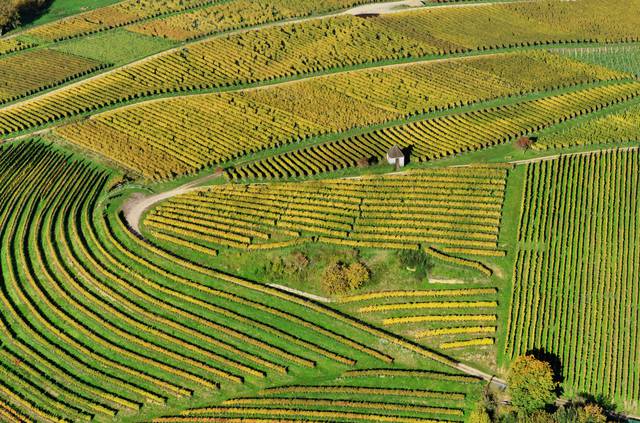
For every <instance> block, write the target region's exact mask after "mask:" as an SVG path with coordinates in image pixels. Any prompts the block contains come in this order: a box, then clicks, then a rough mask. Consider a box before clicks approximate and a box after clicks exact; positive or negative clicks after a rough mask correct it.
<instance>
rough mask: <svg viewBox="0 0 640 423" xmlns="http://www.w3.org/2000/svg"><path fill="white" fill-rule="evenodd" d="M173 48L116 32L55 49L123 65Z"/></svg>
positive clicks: (61, 44) (163, 43)
mask: <svg viewBox="0 0 640 423" xmlns="http://www.w3.org/2000/svg"><path fill="white" fill-rule="evenodd" d="M173 46H175V44H173V43H171V42H169V41H165V40H161V39H157V38H152V37H145V36H143V35H138V34H133V33H131V32H129V31H124V30H115V31H109V32H106V33H103V34H97V35H90V36H88V37H85V38H82V39H79V40H72V41H70V42H65V43H60V45H59V46H57V47H55V49H56V50H58V51H64V52H66V53H71V54H74V55H76V56H82V57H87V58H89V59H93V60H99V61H101V62H105V63H113V64H116V65H121V64H126V63H129V62H133V61H134V60H136V59H141V58H144V57H147V56H151V55H152V54H155V53H158V52H161V51H163V50H167V49H169V48H171V47H173Z"/></svg>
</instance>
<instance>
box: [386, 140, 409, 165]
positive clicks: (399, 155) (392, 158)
mask: <svg viewBox="0 0 640 423" xmlns="http://www.w3.org/2000/svg"><path fill="white" fill-rule="evenodd" d="M387 161H388V162H389V164H390V165H394V166H395V167H396V168H401V167H404V165H405V163H404V162H405V156H404V153H403V152H402V150H401V149H400V147H398V146H397V145H394V146H393V147H391V149H390V150H389V152H388V153H387Z"/></svg>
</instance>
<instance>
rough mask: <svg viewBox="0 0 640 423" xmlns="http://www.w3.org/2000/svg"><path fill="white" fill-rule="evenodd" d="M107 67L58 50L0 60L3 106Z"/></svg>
mask: <svg viewBox="0 0 640 423" xmlns="http://www.w3.org/2000/svg"><path fill="white" fill-rule="evenodd" d="M106 67H108V64H105V63H100V62H98V61H95V60H90V59H85V58H83V57H79V56H73V55H70V54H65V53H61V52H58V51H55V50H38V51H30V52H26V53H24V54H20V55H17V56H11V57H7V58H4V59H2V58H0V104H2V103H6V102H8V101H13V100H17V99H19V98H21V97H24V96H27V95H31V94H34V93H36V92H38V91H41V90H43V89H47V88H53V87H55V86H56V85H59V84H62V83H64V82H68V81H70V80H73V79H76V78H78V77H80V76H84V75H87V74H90V73H92V72H95V71H98V70H101V69H104V68H106Z"/></svg>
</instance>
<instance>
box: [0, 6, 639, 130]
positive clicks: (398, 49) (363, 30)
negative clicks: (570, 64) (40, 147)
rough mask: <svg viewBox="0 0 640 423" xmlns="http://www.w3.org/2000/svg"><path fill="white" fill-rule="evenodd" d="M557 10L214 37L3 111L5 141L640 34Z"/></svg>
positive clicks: (315, 25) (335, 22) (344, 19)
mask: <svg viewBox="0 0 640 423" xmlns="http://www.w3.org/2000/svg"><path fill="white" fill-rule="evenodd" d="M616 1H621V0H616ZM633 1H636V0H633ZM627 2H628V0H627ZM116 6H117V5H115V6H113V7H116ZM132 7H133V6H132ZM548 7H549V10H547V9H546V8H544V7H541V6H539V5H538V4H536V3H531V4H530V3H523V4H495V5H487V6H482V7H481V8H480V9H479V8H478V7H477V6H467V7H456V8H453V9H438V8H433V9H428V10H424V11H411V12H406V13H396V14H392V15H384V16H381V17H379V18H378V19H373V20H371V19H362V18H359V17H355V16H338V17H331V18H326V19H313V20H308V21H304V22H301V23H297V24H288V25H281V26H273V27H267V28H264V29H259V30H252V31H248V32H244V33H240V34H232V35H229V36H226V37H214V38H213V39H211V40H205V41H202V42H200V43H195V44H191V45H189V46H188V47H184V48H181V49H178V50H173V51H170V52H167V53H165V54H162V55H160V56H156V57H153V58H151V59H150V60H145V61H142V62H139V63H135V64H133V65H131V66H128V67H126V68H122V69H119V70H117V71H115V72H112V73H109V74H107V75H104V76H102V77H99V78H95V79H92V80H90V81H87V82H86V83H83V84H79V85H77V86H73V87H70V88H63V89H61V90H59V91H57V92H55V93H54V94H52V95H49V96H46V97H43V98H41V99H37V100H34V101H28V102H25V103H21V104H18V105H16V106H14V107H9V108H5V109H3V110H1V111H0V135H6V134H10V133H14V132H19V131H23V130H27V129H32V128H34V127H38V126H41V125H43V124H46V123H50V122H53V121H56V120H60V119H64V118H69V117H71V116H75V115H77V114H81V113H86V112H90V111H93V110H96V109H99V108H103V107H106V106H111V105H114V104H117V103H122V102H126V101H130V100H133V99H136V98H141V97H148V96H154V95H160V94H163V93H169V92H171V93H173V92H180V91H189V90H199V89H213V88H220V87H228V86H235V85H242V84H252V83H257V82H266V81H272V80H274V79H279V78H292V77H295V76H301V75H308V74H313V73H321V72H327V71H330V70H334V69H340V68H345V67H351V68H352V67H356V66H362V65H370V64H372V63H379V62H383V61H389V60H415V58H420V57H432V56H434V55H447V54H452V53H464V52H472V51H484V50H487V49H502V48H508V47H516V46H534V45H540V44H551V43H568V42H578V41H581V40H589V41H602V42H613V41H626V40H628V39H638V36H640V34H638V33H637V28H639V27H640V26H638V25H637V22H636V21H635V19H637V16H636V15H635V14H628V13H620V14H619V15H616V14H615V13H614V12H611V11H610V12H608V15H607V17H608V18H609V19H611V20H616V19H617V21H616V22H617V23H616V25H600V26H598V27H597V28H595V27H592V26H589V25H587V24H586V22H588V19H584V16H585V15H587V16H588V15H589V14H593V13H597V12H599V11H601V10H602V8H603V6H602V5H601V3H600V2H596V1H594V0H584V1H582V2H580V4H579V5H578V4H576V3H575V2H562V3H551V4H550V5H549V6H548ZM574 9H575V10H574ZM619 9H620V8H618V9H612V10H614V11H615V10H619ZM99 10H100V9H99ZM480 11H482V13H481V12H480ZM559 16H562V17H564V18H563V21H562V24H561V25H556V23H557V22H556V21H554V19H558V17H559ZM574 17H575V20H574ZM492 19H493V20H494V21H495V20H497V21H500V22H501V23H502V24H503V25H501V26H500V29H501V31H494V32H491V34H490V37H489V38H485V37H484V36H486V35H487V34H488V33H486V32H482V31H481V28H483V27H486V26H487V25H489V26H491V23H490V22H491V20H492ZM461 21H464V22H466V23H467V27H466V28H465V30H464V31H461V30H460V27H459V24H458V22H461ZM407 22H408V23H407ZM534 23H535V24H534ZM542 28H548V32H544V31H543V30H542Z"/></svg>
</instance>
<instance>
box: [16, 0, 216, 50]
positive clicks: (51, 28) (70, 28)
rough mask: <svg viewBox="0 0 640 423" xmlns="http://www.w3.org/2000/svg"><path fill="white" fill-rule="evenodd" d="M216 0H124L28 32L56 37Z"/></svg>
mask: <svg viewBox="0 0 640 423" xmlns="http://www.w3.org/2000/svg"><path fill="white" fill-rule="evenodd" d="M215 1H216V0H160V1H146V0H142V1H141V0H125V1H121V2H118V3H116V4H114V5H112V6H107V7H102V8H99V9H96V10H92V11H90V12H86V13H83V14H81V15H76V16H71V17H69V18H67V19H62V20H58V21H55V22H52V23H50V24H46V25H42V26H38V27H36V28H34V29H31V30H29V31H28V32H27V34H28V35H30V36H32V37H36V38H40V39H42V40H46V41H60V40H64V39H68V38H74V37H79V36H83V35H87V34H91V33H94V32H99V31H104V30H107V29H111V28H116V27H119V26H124V25H127V24H130V23H133V22H138V21H141V20H145V19H149V18H153V17H156V16H159V15H167V14H171V13H174V12H179V11H182V10H187V9H192V8H195V7H199V6H203V5H207V4H211V3H214V2H215Z"/></svg>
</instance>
